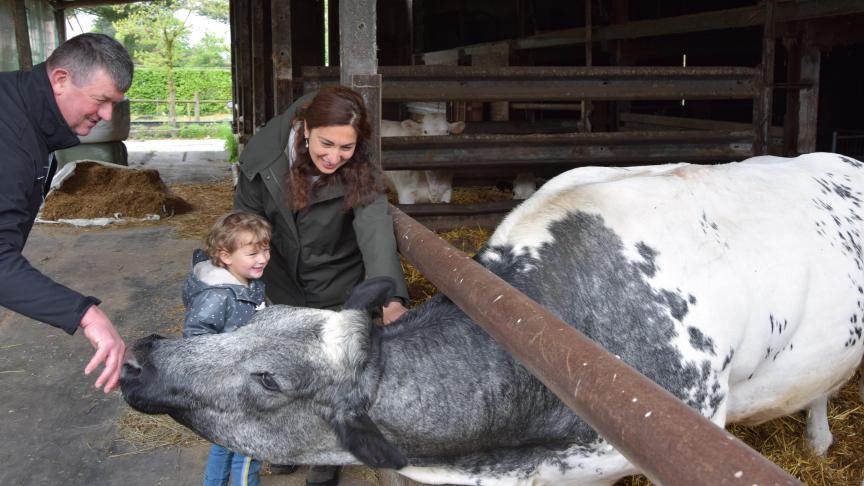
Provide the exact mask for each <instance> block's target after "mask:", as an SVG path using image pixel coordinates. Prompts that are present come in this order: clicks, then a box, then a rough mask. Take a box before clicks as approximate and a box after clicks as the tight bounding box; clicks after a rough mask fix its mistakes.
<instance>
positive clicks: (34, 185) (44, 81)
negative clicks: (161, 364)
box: [0, 34, 133, 393]
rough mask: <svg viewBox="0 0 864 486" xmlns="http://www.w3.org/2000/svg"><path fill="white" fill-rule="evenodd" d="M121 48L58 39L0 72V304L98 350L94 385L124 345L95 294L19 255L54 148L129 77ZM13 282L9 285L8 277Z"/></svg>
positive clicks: (97, 115)
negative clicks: (33, 60)
mask: <svg viewBox="0 0 864 486" xmlns="http://www.w3.org/2000/svg"><path fill="white" fill-rule="evenodd" d="M132 71H133V67H132V60H131V59H130V58H129V53H128V52H126V49H125V48H124V47H123V46H122V45H121V44H120V43H119V42H117V41H115V40H114V39H112V38H110V37H108V36H106V35H102V34H82V35H79V36H77V37H74V38H72V39H69V40H68V41H66V42H64V43H63V44H61V45H60V46H59V47H58V48H57V49H56V50H55V51H54V52H53V53H52V54H51V55H50V56H49V57H48V60H47V61H46V62H44V63H42V64H38V65H36V66H34V67H33V70H32V71H27V72H25V71H15V72H7V73H0V173H2V176H0V282H2V284H0V305H2V306H3V307H6V308H7V309H10V310H12V311H15V312H18V313H20V314H23V315H25V316H27V317H30V318H31V319H35V320H38V321H42V322H45V323H47V324H50V325H52V326H55V327H58V328H60V329H63V330H64V331H66V332H67V333H69V334H73V333H74V332H75V331H76V330H77V329H78V328H79V327H80V328H81V329H83V330H84V336H85V337H86V338H87V339H88V340H89V341H90V343H91V344H92V345H93V347H94V348H95V349H96V352H95V354H94V355H93V358H92V359H91V360H90V362H89V363H88V364H87V366H86V367H85V368H84V373H85V374H90V373H91V372H92V371H93V370H94V369H96V368H97V367H98V366H99V365H100V364H103V365H104V368H103V370H102V373H101V374H100V375H99V378H97V379H96V387H97V388H100V387H102V386H104V389H105V393H108V392H110V391H112V390H114V389H115V388H117V385H118V382H119V380H120V369H121V367H122V365H123V354H124V352H125V349H126V345H125V343H124V342H123V339H122V338H121V337H120V335H119V334H118V333H117V330H116V329H115V328H114V325H113V324H112V323H111V320H110V319H109V318H108V316H107V315H106V314H105V313H104V312H103V311H102V310H101V309H99V307H98V304H100V303H101V302H100V301H99V299H97V298H95V297H89V296H84V295H81V294H80V293H78V292H75V291H74V290H72V289H69V288H67V287H65V286H63V285H60V284H58V283H56V282H54V281H53V280H51V279H50V278H48V277H46V276H45V275H43V274H42V273H40V272H39V271H38V270H36V269H35V268H33V267H32V266H31V265H30V263H29V262H28V261H27V259H26V258H24V256H23V255H22V254H21V251H22V249H23V248H24V243H25V242H26V241H27V236H28V235H29V234H30V230H31V229H32V227H33V222H34V221H35V219H36V213H37V212H38V210H39V207H40V206H41V204H42V202H43V201H44V198H45V194H46V193H47V191H48V188H49V186H50V184H51V178H52V177H53V175H54V172H55V170H56V162H55V160H54V154H53V152H54V151H55V150H58V149H63V148H67V147H71V146H73V145H77V144H78V143H79V140H78V137H77V136H76V135H87V134H88V133H90V130H91V129H92V128H93V127H94V126H95V125H96V123H98V122H99V120H102V119H104V120H110V119H111V113H112V110H113V108H114V104H115V103H117V102H118V101H120V100H122V99H123V93H124V92H125V91H126V90H127V89H129V85H130V84H131V83H132ZM12 282H14V284H10V283H12Z"/></svg>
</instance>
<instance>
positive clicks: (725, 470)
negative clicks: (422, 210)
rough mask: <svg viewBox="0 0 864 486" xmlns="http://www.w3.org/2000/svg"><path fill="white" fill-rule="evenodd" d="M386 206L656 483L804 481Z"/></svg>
mask: <svg viewBox="0 0 864 486" xmlns="http://www.w3.org/2000/svg"><path fill="white" fill-rule="evenodd" d="M391 211H392V212H393V221H394V224H395V232H396V240H397V244H398V247H399V251H400V252H401V253H402V255H404V256H405V258H407V259H408V260H409V261H410V262H411V263H412V264H414V265H415V266H416V267H417V269H418V270H420V272H421V273H422V274H423V275H424V276H425V277H426V278H428V279H429V280H430V281H431V282H432V283H434V284H435V285H436V286H437V287H438V289H439V290H440V291H442V292H443V293H444V294H446V295H447V296H448V297H450V299H451V300H453V302H455V303H456V305H458V306H459V307H460V308H462V309H463V310H464V311H465V312H466V313H467V314H468V315H469V316H470V317H471V318H472V319H474V320H475V321H476V322H477V323H478V324H480V326H482V327H483V329H485V330H486V332H488V333H489V334H490V335H491V336H492V337H493V338H494V339H495V340H496V341H497V342H498V343H499V344H501V346H503V347H504V349H506V350H507V351H508V352H509V353H511V354H512V355H513V356H514V357H515V358H516V359H518V360H519V362H520V363H522V364H523V365H524V366H525V367H526V368H527V369H528V370H529V371H530V372H531V373H533V374H534V375H535V376H536V377H537V378H538V379H540V381H542V382H543V383H544V384H545V385H546V386H547V387H548V388H549V389H550V390H551V391H552V392H554V393H555V394H556V395H557V396H558V397H559V398H560V399H561V400H562V401H564V403H566V404H567V405H568V406H569V407H570V408H571V409H572V410H573V411H574V412H576V413H577V414H578V415H579V416H580V417H581V418H582V419H583V420H585V421H586V422H587V423H588V424H589V425H590V426H591V427H593V428H594V429H595V430H597V432H599V433H600V434H601V435H602V436H603V437H604V438H606V440H608V441H609V442H610V443H611V444H612V445H614V446H615V448H616V449H618V450H619V451H620V452H621V453H622V454H624V456H626V457H627V459H628V460H630V461H631V462H632V463H633V464H635V465H636V466H637V467H638V468H639V469H641V470H642V471H643V473H644V474H645V475H646V476H648V477H649V478H650V479H651V480H652V481H654V482H655V483H657V484H664V485H681V486H692V485H694V484H711V485H726V484H729V485H733V484H734V485H742V486H750V485H757V484H758V485H769V484H784V485H793V484H795V485H800V484H802V483H800V482H799V481H797V480H796V479H795V478H793V477H792V476H790V475H789V474H787V473H786V472H785V471H783V470H782V469H780V468H779V467H777V465H775V464H773V463H772V462H770V461H768V460H767V459H765V458H764V457H763V456H761V455H760V454H759V453H757V452H756V451H754V450H753V449H751V448H749V447H748V446H747V445H745V444H744V443H742V442H740V441H739V440H737V439H736V438H735V437H733V436H732V435H731V434H729V433H728V432H726V431H725V430H723V429H722V428H720V427H717V426H716V425H714V424H713V423H711V422H709V421H708V420H707V419H705V418H704V417H702V416H701V415H699V414H698V413H697V412H696V411H694V410H693V409H691V408H689V407H687V406H685V405H684V404H683V403H682V402H681V401H679V400H678V399H677V398H675V397H674V396H672V395H671V394H670V393H668V392H667V391H666V390H664V389H663V388H661V387H660V386H658V385H657V384H655V383H654V382H653V381H651V380H649V379H648V378H646V377H644V376H643V375H641V374H640V373H639V372H638V371H636V370H634V369H633V368H631V367H630V366H628V365H627V364H625V363H624V362H623V361H621V360H620V359H618V358H616V357H615V356H613V355H611V354H609V353H608V352H607V351H606V350H604V349H603V348H601V347H600V346H598V345H597V344H596V343H594V342H593V341H592V340H591V339H589V338H588V337H586V336H585V335H584V334H582V333H581V332H579V331H577V330H575V329H574V328H572V327H570V326H569V325H568V324H567V323H565V322H564V321H562V320H561V319H559V318H557V317H556V316H554V315H552V314H550V313H549V312H547V311H546V309H544V308H543V307H542V306H540V305H539V304H537V303H536V302H534V301H533V300H531V299H530V298H528V297H527V296H525V295H524V294H522V293H521V292H519V291H518V290H516V289H514V288H513V287H511V286H510V285H508V284H507V283H506V282H505V281H503V280H502V279H500V278H499V277H497V276H496V275H494V274H492V273H491V272H489V271H488V270H486V268H484V267H483V266H482V265H480V264H479V263H477V262H475V261H474V260H472V259H471V258H469V257H468V256H466V255H465V254H464V253H462V252H460V251H459V250H457V249H456V248H454V247H453V246H451V245H450V244H448V243H447V242H445V241H444V240H442V239H441V238H439V237H438V236H437V235H436V234H435V233H433V232H432V231H430V230H428V229H426V228H425V227H424V226H423V225H421V224H419V223H417V222H416V221H414V220H413V219H411V218H410V217H409V216H407V215H405V213H403V212H402V211H400V210H398V209H396V208H395V207H391Z"/></svg>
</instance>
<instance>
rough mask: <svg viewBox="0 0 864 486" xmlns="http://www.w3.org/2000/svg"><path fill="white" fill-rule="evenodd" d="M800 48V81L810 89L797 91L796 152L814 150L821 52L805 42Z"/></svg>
mask: <svg viewBox="0 0 864 486" xmlns="http://www.w3.org/2000/svg"><path fill="white" fill-rule="evenodd" d="M806 39H807V38H806V36H805V44H804V45H803V46H802V47H801V81H806V82H809V83H810V88H808V89H802V90H801V91H799V98H798V152H799V153H802V154H804V153H809V152H813V151H815V150H816V128H817V123H816V122H817V118H818V115H819V71H820V69H819V68H820V66H821V62H822V52H821V51H820V50H819V49H818V48H817V47H814V46H813V45H811V44H809V43H808V42H807V41H806Z"/></svg>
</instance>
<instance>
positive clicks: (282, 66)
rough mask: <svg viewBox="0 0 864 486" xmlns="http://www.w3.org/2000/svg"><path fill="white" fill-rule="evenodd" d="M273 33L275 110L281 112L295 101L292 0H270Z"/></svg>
mask: <svg viewBox="0 0 864 486" xmlns="http://www.w3.org/2000/svg"><path fill="white" fill-rule="evenodd" d="M270 26H271V28H270V30H271V32H272V33H273V36H272V38H273V40H272V51H273V110H274V113H276V114H279V113H282V112H283V111H285V110H287V109H288V107H289V106H291V103H292V102H293V101H294V95H293V82H294V75H293V69H292V60H291V32H292V29H291V0H270Z"/></svg>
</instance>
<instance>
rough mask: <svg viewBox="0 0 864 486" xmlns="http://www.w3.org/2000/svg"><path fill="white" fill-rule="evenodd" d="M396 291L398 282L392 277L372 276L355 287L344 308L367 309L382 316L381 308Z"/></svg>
mask: <svg viewBox="0 0 864 486" xmlns="http://www.w3.org/2000/svg"><path fill="white" fill-rule="evenodd" d="M395 292H396V282H394V281H393V279H392V278H390V277H372V278H370V279H368V280H365V281H363V282H361V283H360V284H358V285H357V286H356V287H354V290H352V291H351V295H349V296H348V300H346V301H345V304H343V305H342V309H359V310H365V311H366V312H368V313H369V314H371V315H372V316H380V315H381V308H382V307H384V304H386V303H387V301H389V300H390V298H391V297H393V294H394V293H395Z"/></svg>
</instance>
